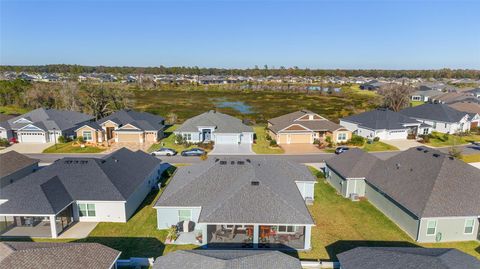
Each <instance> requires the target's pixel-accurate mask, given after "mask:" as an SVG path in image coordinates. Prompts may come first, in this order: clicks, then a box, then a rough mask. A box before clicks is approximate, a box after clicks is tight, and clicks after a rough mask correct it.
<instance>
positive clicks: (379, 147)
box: [363, 141, 399, 152]
mask: <svg viewBox="0 0 480 269" xmlns="http://www.w3.org/2000/svg"><path fill="white" fill-rule="evenodd" d="M363 150H365V151H367V152H372V151H391V150H399V149H398V148H397V147H395V146H392V145H389V144H385V143H383V142H380V141H373V142H372V143H365V145H364V146H363Z"/></svg>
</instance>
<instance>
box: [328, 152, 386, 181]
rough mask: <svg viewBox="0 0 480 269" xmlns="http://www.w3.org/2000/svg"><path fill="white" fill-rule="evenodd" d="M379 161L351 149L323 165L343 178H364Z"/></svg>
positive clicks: (369, 155)
mask: <svg viewBox="0 0 480 269" xmlns="http://www.w3.org/2000/svg"><path fill="white" fill-rule="evenodd" d="M377 161H379V159H378V158H377V157H375V156H374V155H372V154H369V153H367V152H365V151H363V150H361V149H357V148H352V149H350V150H347V151H346V152H344V153H342V154H340V155H338V156H335V157H334V158H332V159H329V160H327V161H325V163H326V164H327V165H328V167H330V168H331V169H333V170H334V171H335V172H336V173H338V174H339V175H341V176H342V177H343V178H345V179H347V178H365V177H366V176H367V175H368V173H369V172H370V169H372V167H373V166H374V165H375V163H376V162H377Z"/></svg>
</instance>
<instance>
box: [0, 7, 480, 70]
mask: <svg viewBox="0 0 480 269" xmlns="http://www.w3.org/2000/svg"><path fill="white" fill-rule="evenodd" d="M0 4H1V6H0V12H1V13H0V15H1V16H0V30H1V31H0V37H1V40H0V46H1V47H0V63H1V64H13V65H39V64H56V63H65V64H82V65H128V66H159V65H164V66H200V67H227V68H232V67H238V68H247V67H253V66H255V65H258V66H263V65H265V64H267V65H268V66H270V67H280V66H286V67H291V66H298V67H300V68H304V67H308V68H325V69H326V68H355V69H363V68H368V69H373V68H377V69H430V68H434V69H436V68H443V67H447V68H469V69H480V17H479V15H478V14H479V11H480V1H411V0H410V1H399V0H398V1H395V0H385V1H362V0H357V1H343V0H339V1H303V2H302V1H273V0H272V1H255V2H254V1H194V2H193V1H192V2H189V1H175V2H173V1H116V2H115V1H88V0H84V1H73V0H64V1H41V0H37V1H23V0H15V1H14V0H0Z"/></svg>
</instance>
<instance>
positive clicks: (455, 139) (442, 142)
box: [426, 132, 480, 147]
mask: <svg viewBox="0 0 480 269" xmlns="http://www.w3.org/2000/svg"><path fill="white" fill-rule="evenodd" d="M473 141H476V142H478V141H480V135H478V134H470V135H466V136H459V135H451V134H442V133H438V132H432V134H431V135H430V140H429V142H428V143H426V144H427V145H429V146H432V147H448V146H459V145H463V144H469V143H471V142H473Z"/></svg>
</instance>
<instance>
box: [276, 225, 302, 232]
mask: <svg viewBox="0 0 480 269" xmlns="http://www.w3.org/2000/svg"><path fill="white" fill-rule="evenodd" d="M296 230H297V229H296V226H278V229H277V231H278V232H279V233H294V232H295V231H296Z"/></svg>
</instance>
